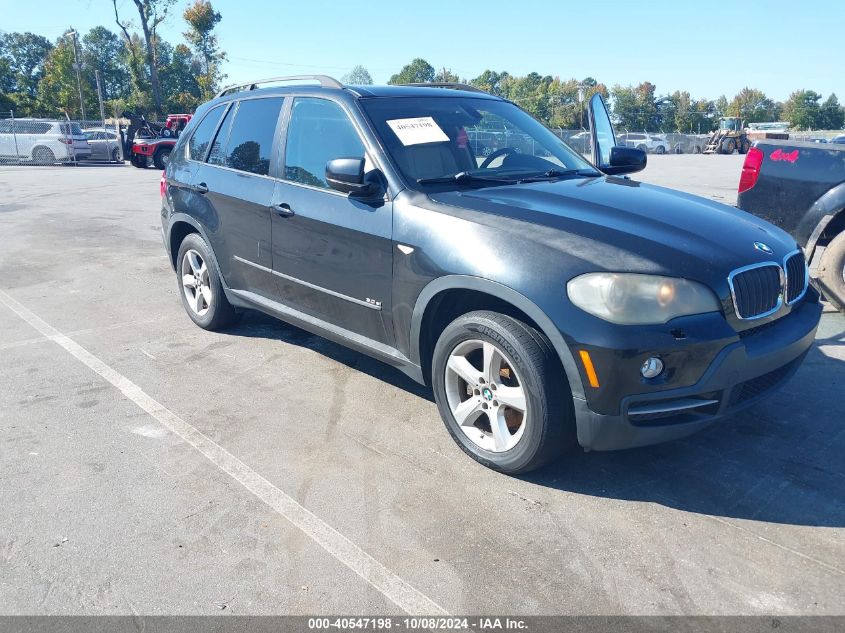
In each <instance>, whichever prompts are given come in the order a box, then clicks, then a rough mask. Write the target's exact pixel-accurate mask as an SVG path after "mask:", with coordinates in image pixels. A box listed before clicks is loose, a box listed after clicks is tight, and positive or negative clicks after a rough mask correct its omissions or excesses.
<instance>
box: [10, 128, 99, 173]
mask: <svg viewBox="0 0 845 633" xmlns="http://www.w3.org/2000/svg"><path fill="white" fill-rule="evenodd" d="M90 156H91V147H90V146H89V145H88V141H87V140H86V138H85V135H84V134H83V133H82V128H81V127H79V124H78V123H73V122H70V121H51V120H49V119H15V120H14V121H13V120H12V119H3V120H1V121H0V158H16V159H22V160H26V161H32V162H34V163H36V164H39V165H52V164H53V163H56V162H67V161H71V160H74V159H75V160H85V159H87V158H90Z"/></svg>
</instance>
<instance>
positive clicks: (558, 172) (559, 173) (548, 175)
mask: <svg viewBox="0 0 845 633" xmlns="http://www.w3.org/2000/svg"><path fill="white" fill-rule="evenodd" d="M598 175H599V172H597V171H596V170H595V169H563V170H562V169H549V170H548V171H544V172H543V173H541V174H536V175H534V176H525V177H522V178H520V179H519V182H540V181H543V180H555V179H557V178H565V177H566V176H598Z"/></svg>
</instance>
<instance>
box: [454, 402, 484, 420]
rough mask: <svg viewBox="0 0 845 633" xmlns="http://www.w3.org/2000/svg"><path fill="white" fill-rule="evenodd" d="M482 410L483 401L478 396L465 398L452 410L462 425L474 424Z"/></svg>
mask: <svg viewBox="0 0 845 633" xmlns="http://www.w3.org/2000/svg"><path fill="white" fill-rule="evenodd" d="M480 412H481V401H480V400H478V399H476V398H470V399H469V400H464V401H463V402H462V403H461V404H459V405H458V406H457V407H455V408H454V409H453V410H452V414H453V415H454V416H455V421H456V422H457V423H458V424H459V425H460V426H472V425H473V423H474V422H475V421H476V420H477V419H478V415H479V413H480Z"/></svg>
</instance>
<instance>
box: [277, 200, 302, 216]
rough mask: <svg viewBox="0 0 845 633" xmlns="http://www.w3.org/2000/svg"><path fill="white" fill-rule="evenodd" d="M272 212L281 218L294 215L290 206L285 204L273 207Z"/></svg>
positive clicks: (281, 203)
mask: <svg viewBox="0 0 845 633" xmlns="http://www.w3.org/2000/svg"><path fill="white" fill-rule="evenodd" d="M273 211H275V212H276V213H278V214H279V215H280V216H282V217H283V218H289V217H290V216H292V215H296V213H294V211H293V209H291V208H290V205H289V204H288V203H287V202H280V203H279V204H277V205H275V206H274V207H273Z"/></svg>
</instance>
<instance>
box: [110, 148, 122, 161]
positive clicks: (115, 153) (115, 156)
mask: <svg viewBox="0 0 845 633" xmlns="http://www.w3.org/2000/svg"><path fill="white" fill-rule="evenodd" d="M111 160H112V162H113V163H119V162H121V160H120V150H119V149H118V148H117V147H115V148H114V149H113V150H112V151H111Z"/></svg>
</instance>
